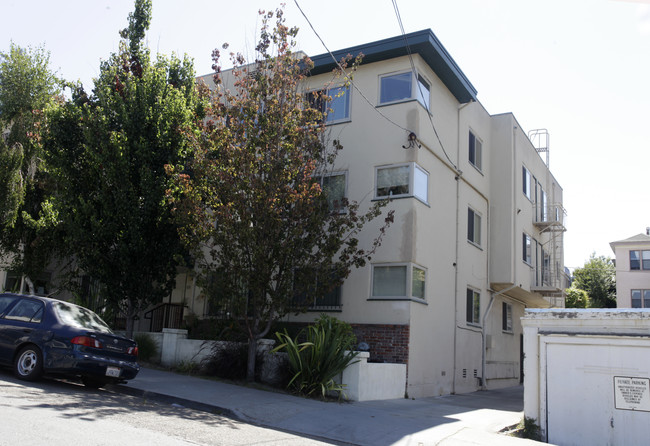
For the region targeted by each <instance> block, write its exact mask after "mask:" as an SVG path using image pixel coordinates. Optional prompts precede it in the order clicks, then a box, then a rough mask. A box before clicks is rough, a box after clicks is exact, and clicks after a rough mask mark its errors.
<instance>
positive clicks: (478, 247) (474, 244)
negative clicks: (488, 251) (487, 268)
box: [467, 240, 483, 251]
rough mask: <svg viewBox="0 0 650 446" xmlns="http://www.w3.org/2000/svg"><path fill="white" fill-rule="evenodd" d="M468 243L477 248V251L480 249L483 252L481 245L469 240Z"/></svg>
mask: <svg viewBox="0 0 650 446" xmlns="http://www.w3.org/2000/svg"><path fill="white" fill-rule="evenodd" d="M467 243H469V244H470V245H472V246H473V247H475V248H476V249H480V250H481V251H483V248H481V245H479V244H477V243H474V242H473V241H471V240H467Z"/></svg>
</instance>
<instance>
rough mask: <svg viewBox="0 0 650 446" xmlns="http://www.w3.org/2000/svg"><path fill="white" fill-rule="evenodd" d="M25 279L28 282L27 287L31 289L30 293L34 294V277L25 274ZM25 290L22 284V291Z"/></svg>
mask: <svg viewBox="0 0 650 446" xmlns="http://www.w3.org/2000/svg"><path fill="white" fill-rule="evenodd" d="M23 281H24V282H25V283H26V284H27V288H28V289H29V294H31V295H33V294H34V291H35V289H34V282H32V279H30V278H29V276H25V275H23ZM22 292H23V286H22V284H21V286H20V293H21V294H22Z"/></svg>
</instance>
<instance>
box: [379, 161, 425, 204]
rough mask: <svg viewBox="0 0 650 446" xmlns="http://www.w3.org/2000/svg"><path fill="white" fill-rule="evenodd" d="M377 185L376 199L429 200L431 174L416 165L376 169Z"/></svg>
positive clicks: (409, 164)
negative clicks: (411, 198)
mask: <svg viewBox="0 0 650 446" xmlns="http://www.w3.org/2000/svg"><path fill="white" fill-rule="evenodd" d="M375 184H376V188H375V198H399V197H416V198H418V199H420V200H421V201H423V202H425V203H427V202H428V199H429V191H428V190H429V174H428V173H427V172H426V171H425V170H424V169H422V168H421V167H420V166H418V165H417V164H415V163H408V164H399V165H392V166H382V167H377V168H375Z"/></svg>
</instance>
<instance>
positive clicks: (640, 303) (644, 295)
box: [632, 290, 650, 308]
mask: <svg viewBox="0 0 650 446" xmlns="http://www.w3.org/2000/svg"><path fill="white" fill-rule="evenodd" d="M632 308H650V290H632Z"/></svg>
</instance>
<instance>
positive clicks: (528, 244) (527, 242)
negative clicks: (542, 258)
mask: <svg viewBox="0 0 650 446" xmlns="http://www.w3.org/2000/svg"><path fill="white" fill-rule="evenodd" d="M532 246H533V240H532V238H531V237H530V235H528V234H526V233H524V234H523V237H522V253H523V257H522V260H523V261H524V262H526V263H527V264H529V265H532V264H533V260H532V252H533V250H532Z"/></svg>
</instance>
